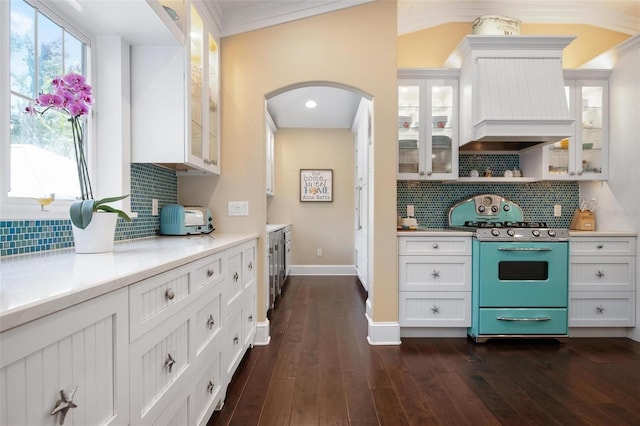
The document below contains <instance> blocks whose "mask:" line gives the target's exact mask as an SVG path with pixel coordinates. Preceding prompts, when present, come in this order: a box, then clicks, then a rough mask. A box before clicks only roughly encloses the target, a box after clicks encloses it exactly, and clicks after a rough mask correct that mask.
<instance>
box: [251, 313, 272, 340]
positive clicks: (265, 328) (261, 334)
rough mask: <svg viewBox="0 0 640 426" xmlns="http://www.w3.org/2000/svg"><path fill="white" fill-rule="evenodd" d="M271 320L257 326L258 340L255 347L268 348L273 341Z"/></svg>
mask: <svg viewBox="0 0 640 426" xmlns="http://www.w3.org/2000/svg"><path fill="white" fill-rule="evenodd" d="M269 330H270V326H269V318H267V319H265V320H264V322H259V323H257V324H256V338H255V340H254V342H253V344H254V346H266V345H268V344H269V342H270V341H271V335H270V331H269Z"/></svg>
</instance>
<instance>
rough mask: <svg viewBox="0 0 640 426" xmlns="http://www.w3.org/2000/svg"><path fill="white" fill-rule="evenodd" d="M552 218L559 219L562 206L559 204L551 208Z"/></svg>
mask: <svg viewBox="0 0 640 426" xmlns="http://www.w3.org/2000/svg"><path fill="white" fill-rule="evenodd" d="M553 216H554V217H560V216H562V206H561V205H560V204H556V205H555V206H553Z"/></svg>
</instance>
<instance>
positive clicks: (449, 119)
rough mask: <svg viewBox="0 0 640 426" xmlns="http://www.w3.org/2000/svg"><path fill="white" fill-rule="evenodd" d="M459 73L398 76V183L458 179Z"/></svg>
mask: <svg viewBox="0 0 640 426" xmlns="http://www.w3.org/2000/svg"><path fill="white" fill-rule="evenodd" d="M457 77H458V70H400V71H399V72H398V79H399V80H398V85H399V87H398V179H401V180H404V179H408V180H416V179H419V180H425V179H432V180H442V179H455V178H457V177H458V80H457Z"/></svg>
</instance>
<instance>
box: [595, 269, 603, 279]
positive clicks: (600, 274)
mask: <svg viewBox="0 0 640 426" xmlns="http://www.w3.org/2000/svg"><path fill="white" fill-rule="evenodd" d="M596 276H597V277H598V278H602V277H604V273H603V272H602V271H601V270H600V269H598V272H596Z"/></svg>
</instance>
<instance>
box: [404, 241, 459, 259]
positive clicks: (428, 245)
mask: <svg viewBox="0 0 640 426" xmlns="http://www.w3.org/2000/svg"><path fill="white" fill-rule="evenodd" d="M398 254H400V255H425V254H426V255H432V256H433V255H435V256H438V255H443V256H444V255H452V254H453V255H469V256H470V255H471V237H398Z"/></svg>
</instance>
